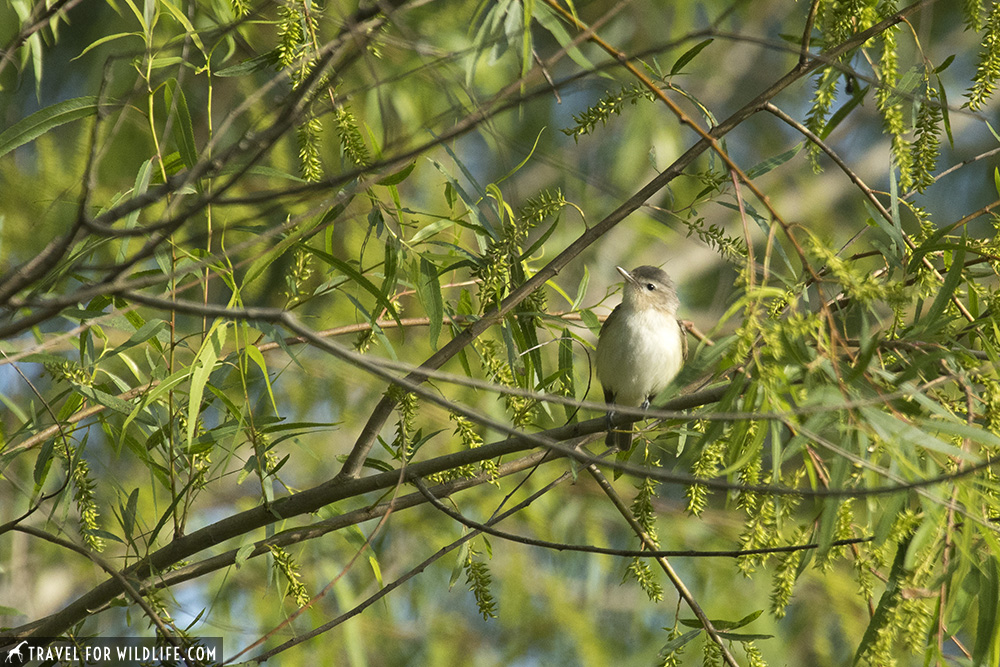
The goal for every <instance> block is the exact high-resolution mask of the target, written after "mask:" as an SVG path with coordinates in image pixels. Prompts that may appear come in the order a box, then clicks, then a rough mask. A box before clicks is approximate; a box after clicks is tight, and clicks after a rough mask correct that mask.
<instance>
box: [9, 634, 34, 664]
mask: <svg viewBox="0 0 1000 667" xmlns="http://www.w3.org/2000/svg"><path fill="white" fill-rule="evenodd" d="M27 643H28V642H27V640H25V641H22V642H21V643H20V644H18V645H17V646H15V647H14V648H12V649H11V650H9V651H7V659H6V660H4V663H8V662H10V661H11V659H13V657H14V656H15V655H16V656H17V664H20V663H22V662H24V656H23V655H21V647H22V646H24V645H25V644H27Z"/></svg>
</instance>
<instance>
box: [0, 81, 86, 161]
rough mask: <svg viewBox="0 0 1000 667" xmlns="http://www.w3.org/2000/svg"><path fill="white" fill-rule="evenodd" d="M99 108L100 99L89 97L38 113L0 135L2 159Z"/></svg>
mask: <svg viewBox="0 0 1000 667" xmlns="http://www.w3.org/2000/svg"><path fill="white" fill-rule="evenodd" d="M98 107H100V104H99V103H98V98H97V97H95V96H93V95H88V96H85V97H76V98H74V99H72V100H66V101H65V102H59V103H58V104H53V105H52V106H48V107H45V108H44V109H42V110H40V111H36V112H35V113H33V114H31V115H30V116H28V117H27V118H25V119H24V120H22V121H20V122H18V123H15V124H14V125H12V126H11V127H9V128H7V129H6V130H4V131H3V132H2V133H0V157H3V156H4V155H6V154H7V153H9V152H11V151H12V150H14V149H15V148H17V147H19V146H23V145H24V144H26V143H28V142H29V141H34V140H35V139H37V138H38V137H40V136H41V135H43V134H45V133H46V132H48V131H49V130H51V129H52V128H54V127H59V126H60V125H65V124H66V123H71V122H73V121H74V120H79V119H80V118H86V117H87V116H92V115H94V114H96V113H97V109H98Z"/></svg>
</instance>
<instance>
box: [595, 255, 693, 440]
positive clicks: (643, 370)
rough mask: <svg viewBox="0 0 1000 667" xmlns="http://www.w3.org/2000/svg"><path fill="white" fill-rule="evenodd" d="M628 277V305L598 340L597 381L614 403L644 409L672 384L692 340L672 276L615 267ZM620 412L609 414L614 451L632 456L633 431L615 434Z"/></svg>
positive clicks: (618, 310) (649, 268)
mask: <svg viewBox="0 0 1000 667" xmlns="http://www.w3.org/2000/svg"><path fill="white" fill-rule="evenodd" d="M615 268H616V269H618V273H620V274H622V276H623V277H624V278H625V290H624V292H623V295H622V302H621V304H619V305H618V306H617V307H616V308H615V309H614V310H613V311H611V315H609V316H608V319H607V320H605V322H604V326H602V327H601V334H600V336H599V338H598V340H597V379H598V380H600V382H601V386H602V387H604V400H605V401H606V402H607V403H608V404H609V405H610V404H618V405H641V406H642V408H643V409H644V410H645V409H646V408H648V407H649V402H650V401H651V400H652V399H653V398H654V397H655V396H656V395H657V394H658V393H660V392H661V391H662V390H663V388H664V387H666V386H667V385H668V384H670V381H671V380H673V379H674V377H675V376H676V375H677V373H678V372H679V371H680V369H681V365H683V363H684V357H685V356H687V338H686V336H685V334H684V331H683V329H682V328H681V324H680V322H678V321H677V308H678V307H679V306H680V301H679V300H678V299H677V290H676V289H674V283H673V281H672V280H670V276H668V275H667V274H666V272H664V271H663V270H662V269H658V268H656V267H655V266H640V267H638V268H636V269H633V270H632V271H631V272H629V271H626V270H625V269H623V268H622V267H620V266H617V267H615ZM614 414H615V413H614V408H613V407H612V408H611V409H610V410H609V411H608V437H607V439H606V440H605V443H606V444H607V446H608V447H611V448H613V449H617V450H619V451H627V450H628V449H630V448H631V447H632V428H631V427H629V429H628V430H627V431H625V430H613V429H612V428H611V422H612V420H613V419H614Z"/></svg>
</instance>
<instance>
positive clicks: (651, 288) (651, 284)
mask: <svg viewBox="0 0 1000 667" xmlns="http://www.w3.org/2000/svg"><path fill="white" fill-rule="evenodd" d="M646 289H648V290H649V291H650V292H652V291H654V290H655V289H656V285H654V284H653V283H646Z"/></svg>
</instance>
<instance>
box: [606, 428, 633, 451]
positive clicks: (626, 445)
mask: <svg viewBox="0 0 1000 667" xmlns="http://www.w3.org/2000/svg"><path fill="white" fill-rule="evenodd" d="M604 444H605V445H607V446H608V447H610V448H611V449H614V450H616V451H619V452H627V451H628V450H630V449H632V426H631V425H629V426H625V427H618V428H612V429H609V430H608V436H607V437H606V438H605V439H604Z"/></svg>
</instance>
